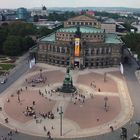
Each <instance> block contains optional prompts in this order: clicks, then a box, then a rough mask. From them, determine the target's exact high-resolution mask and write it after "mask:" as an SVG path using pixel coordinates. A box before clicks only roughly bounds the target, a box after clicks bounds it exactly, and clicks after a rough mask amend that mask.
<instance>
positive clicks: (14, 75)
mask: <svg viewBox="0 0 140 140" xmlns="http://www.w3.org/2000/svg"><path fill="white" fill-rule="evenodd" d="M28 55H29V54H28V53H27V54H25V55H24V56H22V57H21V58H20V60H19V62H18V65H17V66H16V67H15V68H14V69H13V70H12V71H11V72H10V74H9V76H8V80H7V82H6V83H4V84H0V93H2V92H3V91H4V90H5V89H6V88H8V87H9V86H10V85H11V84H12V83H13V82H15V81H16V80H17V79H18V78H19V77H20V76H21V75H22V74H23V73H25V72H26V71H27V70H28V68H29V65H28Z"/></svg>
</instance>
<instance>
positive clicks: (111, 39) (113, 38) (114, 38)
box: [40, 27, 122, 44]
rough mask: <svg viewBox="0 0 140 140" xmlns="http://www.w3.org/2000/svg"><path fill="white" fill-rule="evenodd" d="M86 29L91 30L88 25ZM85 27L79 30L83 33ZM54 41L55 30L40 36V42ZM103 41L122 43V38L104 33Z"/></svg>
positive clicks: (71, 28) (74, 29)
mask: <svg viewBox="0 0 140 140" xmlns="http://www.w3.org/2000/svg"><path fill="white" fill-rule="evenodd" d="M62 29H63V28H62ZM62 29H59V30H62ZM87 29H88V31H89V30H91V28H90V27H89V28H87ZM87 29H85V28H82V29H81V31H82V32H84V33H85V30H86V31H87ZM94 29H95V28H94ZM94 29H93V30H94ZM65 30H67V31H69V30H72V31H73V32H75V31H76V30H77V28H76V27H75V28H74V27H70V28H65ZM99 30H101V29H99ZM97 31H98V29H97ZM101 31H102V30H101ZM90 32H93V31H92V30H91V31H90ZM55 41H56V40H55V32H54V33H52V34H50V35H48V36H45V37H42V38H40V42H55ZM104 43H107V44H120V43H122V40H121V39H120V38H119V37H118V36H117V35H116V34H105V42H104Z"/></svg>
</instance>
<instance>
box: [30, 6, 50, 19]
mask: <svg viewBox="0 0 140 140" xmlns="http://www.w3.org/2000/svg"><path fill="white" fill-rule="evenodd" d="M35 15H37V16H48V10H47V8H46V7H45V6H42V8H41V9H34V10H32V11H31V16H32V17H33V16H35Z"/></svg>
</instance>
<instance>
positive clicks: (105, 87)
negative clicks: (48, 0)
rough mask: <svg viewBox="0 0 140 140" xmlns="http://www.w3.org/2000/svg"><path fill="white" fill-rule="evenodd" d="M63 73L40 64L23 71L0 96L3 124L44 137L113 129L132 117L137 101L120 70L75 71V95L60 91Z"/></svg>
mask: <svg viewBox="0 0 140 140" xmlns="http://www.w3.org/2000/svg"><path fill="white" fill-rule="evenodd" d="M65 72H66V68H60V67H56V66H50V65H47V64H37V65H36V66H35V67H33V68H32V69H31V70H29V71H28V72H27V73H25V74H24V75H22V76H21V77H20V78H19V79H18V80H17V81H16V82H14V83H13V84H12V85H11V86H10V87H9V88H8V89H6V90H5V91H4V92H3V93H2V94H1V95H0V107H2V110H1V114H0V123H1V124H3V125H5V126H7V127H9V128H11V129H13V130H15V129H17V130H18V131H20V132H22V133H26V134H30V135H36V136H43V137H44V136H47V132H48V131H49V132H50V133H51V136H52V137H55V138H60V137H61V138H63V137H64V138H77V137H87V136H95V135H100V134H104V133H108V132H111V131H112V129H111V128H113V130H116V129H118V128H120V127H121V126H123V125H124V124H126V123H127V122H128V121H129V120H130V119H131V118H132V116H133V105H132V102H131V99H130V96H129V93H128V89H127V85H126V81H125V78H124V77H123V76H122V75H121V73H120V71H119V69H118V68H108V69H107V68H106V69H96V70H95V69H94V70H93V69H86V70H83V71H79V70H71V71H70V73H71V76H72V78H73V84H74V86H75V87H76V88H77V93H75V94H68V93H67V94H66V93H65V94H64V93H60V92H57V90H56V89H57V88H58V87H60V86H62V83H63V80H64V77H65ZM60 107H62V111H63V119H62V136H60ZM5 119H7V120H8V122H6V120H5ZM110 126H111V128H110Z"/></svg>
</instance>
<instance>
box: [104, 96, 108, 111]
mask: <svg viewBox="0 0 140 140" xmlns="http://www.w3.org/2000/svg"><path fill="white" fill-rule="evenodd" d="M104 101H105V104H104V108H105V110H106V112H107V101H108V97H107V96H106V97H104Z"/></svg>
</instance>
